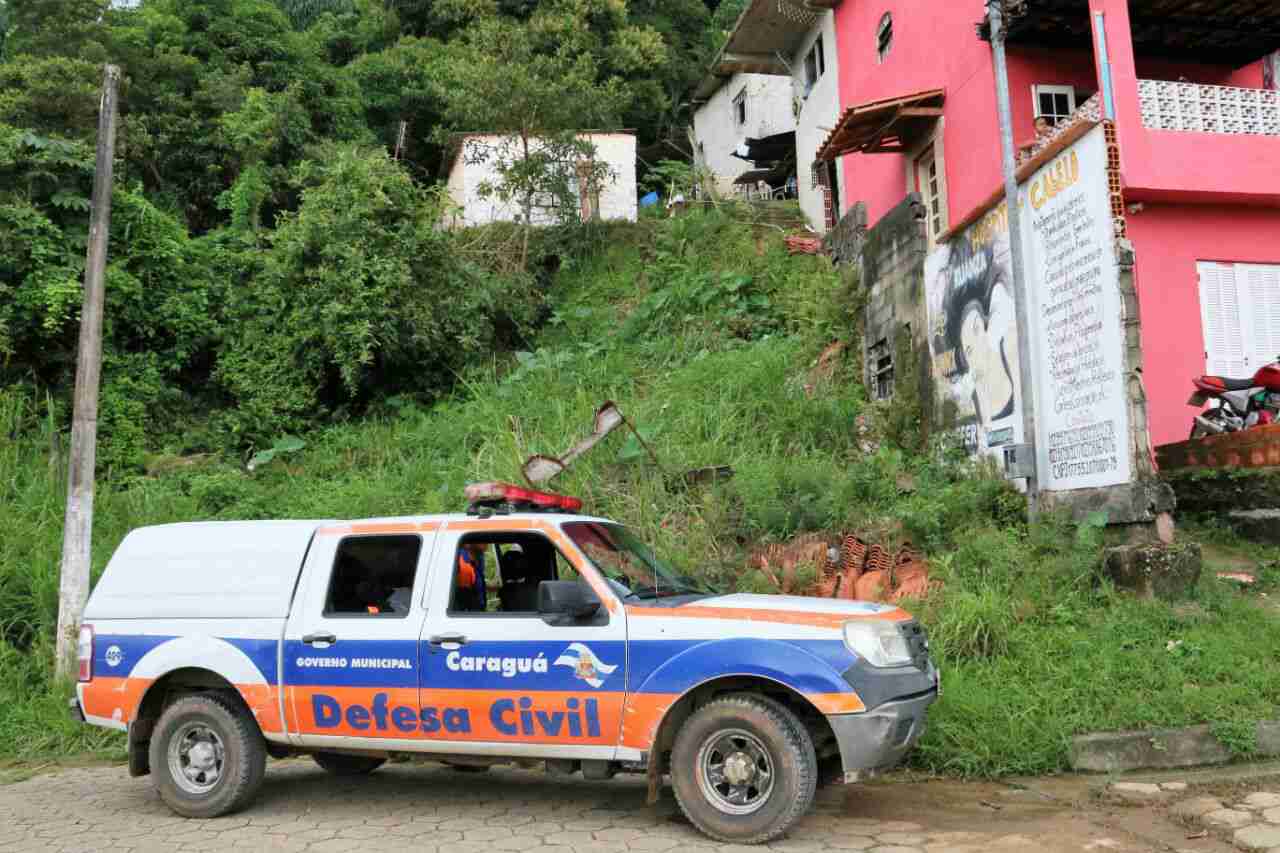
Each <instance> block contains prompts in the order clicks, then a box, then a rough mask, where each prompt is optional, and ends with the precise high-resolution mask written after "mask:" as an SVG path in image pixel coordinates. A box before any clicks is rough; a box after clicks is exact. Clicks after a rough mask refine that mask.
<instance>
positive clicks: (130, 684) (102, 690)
mask: <svg viewBox="0 0 1280 853" xmlns="http://www.w3.org/2000/svg"><path fill="white" fill-rule="evenodd" d="M154 683H155V679H153V678H132V677H130V678H111V677H109V676H96V677H95V678H94V679H93V680H92V681H87V682H85V684H84V689H83V691H82V694H83V696H84V702H83V708H84V712H85V713H86V714H88V715H89V716H91V717H105V718H106V719H109V720H117V721H118V722H121V723H126V724H127V723H131V722H133V721H134V720H136V719H137V718H138V708H139V706H140V705H141V704H142V697H143V696H145V695H146V693H147V690H148V689H150V687H151V685H152V684H154ZM235 688H236V690H237V691H239V693H240V697H241V698H242V699H244V703H245V704H246V705H247V706H248V707H249V710H250V711H251V712H252V713H253V716H254V718H255V719H256V720H257V721H258V725H259V726H260V727H261V728H262V731H263V732H265V733H267V734H279V733H283V732H284V725H283V724H282V722H281V720H280V690H279V688H277V687H275V686H274V685H271V684H237V685H235Z"/></svg>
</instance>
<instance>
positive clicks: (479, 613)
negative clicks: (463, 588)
mask: <svg viewBox="0 0 1280 853" xmlns="http://www.w3.org/2000/svg"><path fill="white" fill-rule="evenodd" d="M511 534H512V535H516V534H515V532H514V531H512V532H511ZM501 535H502V533H501V532H499V533H464V534H463V535H462V536H460V537H458V541H457V543H456V544H455V545H454V548H453V554H452V555H451V556H450V558H449V575H448V577H449V589H448V593H449V594H448V597H447V598H446V599H445V602H446V603H445V608H444V615H445V618H446V619H490V618H494V617H499V618H507V619H542V614H541V613H539V612H538V611H537V610H519V611H507V610H492V611H491V610H455V609H454V608H453V592H454V582H455V581H456V580H457V577H458V551H459V549H461V548H462V546H464V545H466V544H467V541H468V540H474V539H480V540H482V541H484V544H485V545H486V546H490V547H492V546H495V545H518V544H519V540H518V539H513V540H512V541H510V542H494V541H492V539H493V537H494V536H501ZM518 535H519V536H520V537H523V538H529V537H534V536H536V537H538V538H540V539H542V540H543V541H544V542H546V544H547V545H549V546H550V547H551V552H552V559H553V562H554V563H555V571H556V576H555V578H554V580H569V578H562V577H560V563H559V561H557V560H556V559H555V558H557V557H558V558H559V560H563V561H564V563H565V564H566V565H568V566H569V567H570V568H571V569H573V570H574V573H575V574H577V575H578V578H577V580H578V581H579V582H580V583H584V584H585V583H587V580H586V578H584V577H582V573H581V572H579V571H578V569H577V567H576V566H574V565H573V561H572V560H570V559H569V558H568V557H566V556H565V554H564V551H562V550H561V549H560V546H558V545H556V543H555V542H553V541H552V539H551V537H549V536H547V535H546V534H545V533H543V532H542V531H539V530H522V531H519V534H518ZM497 568H498V580H499V581H501V580H502V567H501V566H500V565H499V566H498V567H497ZM587 585H588V587H590V584H587ZM501 588H502V585H501V584H499V585H498V586H497V587H495V588H494V589H495V590H498V589H501ZM593 591H594V590H593ZM488 592H489V590H488V587H487V586H486V588H485V599H486V602H485V603H486V604H487V603H488ZM600 610H601V611H603V612H605V613H606V614H607V612H608V611H607V608H606V607H605V606H604V604H603V602H601V606H600ZM593 624H594V623H593ZM601 624H607V620H606V623H601Z"/></svg>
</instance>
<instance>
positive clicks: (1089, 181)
mask: <svg viewBox="0 0 1280 853" xmlns="http://www.w3.org/2000/svg"><path fill="white" fill-rule="evenodd" d="M1023 196H1024V202H1023V209H1024V210H1026V215H1025V216H1024V217H1023V219H1022V231H1023V235H1022V238H1023V246H1025V247H1026V252H1025V255H1026V259H1027V284H1028V289H1029V290H1030V292H1031V305H1032V308H1033V310H1032V312H1031V317H1032V318H1033V319H1032V323H1033V325H1034V327H1035V328H1034V332H1033V334H1034V338H1035V343H1034V346H1033V352H1034V364H1035V368H1036V379H1037V381H1036V386H1037V400H1036V403H1037V418H1036V422H1037V423H1036V431H1037V433H1038V435H1037V436H1036V439H1037V440H1036V454H1037V457H1038V458H1037V462H1038V469H1039V476H1040V485H1041V488H1043V489H1048V490H1051V491H1061V490H1067V489H1082V488H1091V487H1098V486H1113V485H1116V484H1118V483H1125V482H1128V481H1129V478H1130V470H1131V464H1130V454H1129V415H1128V406H1127V402H1126V399H1125V383H1124V373H1125V367H1124V364H1125V362H1124V327H1123V324H1122V321H1121V318H1122V317H1123V306H1122V305H1121V302H1120V287H1119V279H1120V270H1119V267H1118V265H1117V264H1116V253H1115V232H1114V228H1113V223H1112V214H1111V200H1110V197H1109V194H1108V187H1107V144H1106V134H1105V131H1104V130H1103V128H1102V127H1101V126H1099V127H1095V128H1094V129H1093V130H1092V131H1090V132H1089V133H1088V134H1086V135H1085V136H1083V137H1081V138H1080V140H1079V141H1077V142H1076V143H1075V144H1074V145H1072V146H1071V147H1070V148H1069V149H1067V150H1066V151H1064V152H1063V153H1062V154H1061V155H1059V156H1058V157H1057V158H1055V159H1054V160H1053V161H1051V162H1050V163H1048V164H1046V165H1045V166H1044V168H1042V169H1040V170H1039V171H1038V172H1036V174H1035V175H1033V176H1032V177H1031V180H1029V181H1027V183H1026V184H1025V185H1024V186H1023Z"/></svg>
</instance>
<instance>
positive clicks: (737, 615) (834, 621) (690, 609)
mask: <svg viewBox="0 0 1280 853" xmlns="http://www.w3.org/2000/svg"><path fill="white" fill-rule="evenodd" d="M627 614H628V615H630V616H636V617H652V618H655V619H663V620H666V619H740V620H743V621H747V622H777V623H781V624H784V625H805V626H807V627H811V628H842V627H843V626H844V624H845V623H846V622H857V621H859V620H863V619H875V620H882V621H886V622H905V621H907V620H908V619H910V618H911V614H909V613H907V611H905V610H903V609H901V608H894V609H893V610H886V611H884V612H883V613H806V612H803V611H800V612H796V611H790V610H760V609H754V608H749V607H706V606H702V605H698V604H686V605H684V606H683V607H637V606H635V605H628V606H627Z"/></svg>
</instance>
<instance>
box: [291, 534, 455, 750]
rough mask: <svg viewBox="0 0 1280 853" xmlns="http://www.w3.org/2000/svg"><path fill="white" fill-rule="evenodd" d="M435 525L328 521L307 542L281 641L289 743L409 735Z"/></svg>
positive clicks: (415, 728) (365, 744) (357, 744)
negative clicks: (329, 523) (327, 524)
mask: <svg viewBox="0 0 1280 853" xmlns="http://www.w3.org/2000/svg"><path fill="white" fill-rule="evenodd" d="M436 526H437V525H435V524H434V523H426V524H423V523H405V524H368V525H361V524H356V525H335V526H332V527H328V528H322V529H321V530H320V531H319V532H318V533H317V534H316V537H315V540H314V541H313V542H312V545H311V551H310V553H309V555H308V558H307V565H306V567H305V568H304V570H303V575H302V579H301V581H300V585H299V588H298V591H297V593H296V594H295V596H294V605H293V609H292V611H291V612H290V614H289V621H288V623H287V624H286V626H285V635H284V642H283V644H282V658H283V659H282V661H281V664H282V666H281V670H280V671H281V679H282V681H283V684H284V687H285V713H286V722H287V725H288V728H289V732H290V734H291V735H293V738H292V739H293V742H294V743H297V744H299V745H303V746H332V747H334V748H341V747H344V746H345V747H349V748H365V749H367V748H370V747H371V746H373V747H377V746H379V745H382V746H383V747H384V748H386V746H387V744H386V741H388V740H396V739H407V738H416V737H418V736H419V735H420V732H421V725H420V723H419V720H418V636H419V635H420V633H421V630H422V622H423V619H424V616H425V612H424V610H423V606H422V600H423V596H424V594H425V591H426V587H427V571H426V566H427V565H428V563H429V562H430V555H431V550H432V547H433V545H434V542H435V536H436V533H435V528H436Z"/></svg>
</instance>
